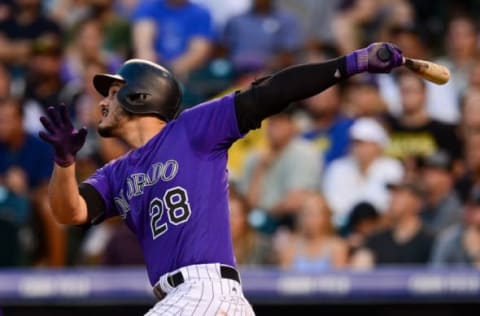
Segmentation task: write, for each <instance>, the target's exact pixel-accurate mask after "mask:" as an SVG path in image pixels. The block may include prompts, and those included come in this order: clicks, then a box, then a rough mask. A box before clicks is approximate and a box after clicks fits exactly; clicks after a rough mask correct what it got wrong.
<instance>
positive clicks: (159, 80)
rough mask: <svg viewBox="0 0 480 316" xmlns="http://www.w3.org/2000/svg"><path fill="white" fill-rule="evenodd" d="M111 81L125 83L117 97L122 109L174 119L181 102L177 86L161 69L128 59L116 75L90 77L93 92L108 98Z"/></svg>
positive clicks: (170, 76) (145, 61) (170, 75)
mask: <svg viewBox="0 0 480 316" xmlns="http://www.w3.org/2000/svg"><path fill="white" fill-rule="evenodd" d="M114 82H122V83H125V85H124V86H122V87H121V88H120V90H118V93H117V98H118V100H119V102H120V105H121V106H122V108H123V109H124V110H125V111H127V112H130V113H135V114H155V115H158V116H159V117H160V118H161V119H163V120H165V121H167V122H168V121H170V120H172V119H173V118H174V117H175V114H176V113H177V111H178V109H179V107H180V101H181V92H180V85H179V84H178V82H177V80H176V79H175V78H174V77H173V76H172V74H171V73H170V72H169V71H168V70H167V69H165V68H164V67H162V66H160V65H157V64H155V63H152V62H150V61H147V60H143V59H130V60H127V61H126V62H125V63H124V64H123V65H122V67H120V69H119V70H118V72H117V74H114V75H112V74H98V75H95V76H94V77H93V85H94V86H95V89H97V91H98V92H99V93H100V94H101V95H103V96H108V90H109V89H110V86H111V85H112V83H114Z"/></svg>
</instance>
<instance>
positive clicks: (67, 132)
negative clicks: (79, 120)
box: [38, 104, 87, 168]
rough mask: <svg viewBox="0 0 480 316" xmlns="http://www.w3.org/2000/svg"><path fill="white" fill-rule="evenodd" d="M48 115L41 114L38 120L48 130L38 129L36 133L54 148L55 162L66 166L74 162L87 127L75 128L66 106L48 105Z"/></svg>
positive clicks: (84, 137) (83, 140) (85, 135)
mask: <svg viewBox="0 0 480 316" xmlns="http://www.w3.org/2000/svg"><path fill="white" fill-rule="evenodd" d="M47 114H48V117H46V116H42V117H41V118H40V122H41V123H42V125H43V126H44V127H45V129H46V130H47V131H48V133H46V132H44V131H40V132H39V133H38V135H39V136H40V138H42V139H43V140H44V141H46V142H47V143H50V144H51V145H52V146H53V148H54V149H55V162H56V163H57V164H58V165H59V166H61V167H64V168H65V167H68V166H70V165H71V164H73V163H74V162H75V155H76V154H77V152H78V151H79V150H80V148H82V146H83V144H84V143H85V139H86V137H87V129H86V128H85V127H82V128H81V129H80V130H76V129H75V128H74V127H73V124H72V121H71V120H70V118H69V116H68V113H67V107H66V106H65V105H63V104H62V105H60V106H58V107H56V108H55V107H53V106H51V107H49V108H48V109H47Z"/></svg>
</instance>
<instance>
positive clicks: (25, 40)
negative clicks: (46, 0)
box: [0, 0, 62, 65]
mask: <svg viewBox="0 0 480 316" xmlns="http://www.w3.org/2000/svg"><path fill="white" fill-rule="evenodd" d="M13 4H14V9H13V10H12V11H11V13H12V14H10V15H9V16H8V18H6V19H4V20H0V61H1V62H6V63H9V64H12V65H13V64H16V65H25V64H26V63H27V62H28V60H29V58H30V57H31V53H32V50H34V49H38V48H39V47H42V46H44V45H49V44H50V43H58V41H59V40H60V37H61V35H62V30H61V29H60V27H59V25H58V24H57V23H56V22H54V21H53V20H51V19H50V18H48V17H47V16H45V15H44V14H43V13H42V3H41V1H40V0H15V1H14V3H13ZM13 12H15V14H13Z"/></svg>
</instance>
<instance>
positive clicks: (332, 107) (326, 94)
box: [302, 87, 354, 168]
mask: <svg viewBox="0 0 480 316" xmlns="http://www.w3.org/2000/svg"><path fill="white" fill-rule="evenodd" d="M303 105H304V107H305V110H306V111H307V112H308V114H309V116H310V118H311V126H310V127H309V128H308V129H307V131H305V132H304V133H303V135H302V136H303V138H305V139H307V140H309V141H311V142H312V143H313V144H314V145H315V147H317V149H318V150H319V151H320V152H321V153H322V158H323V167H324V168H326V167H327V166H328V165H329V164H330V163H331V162H332V161H333V160H335V159H337V158H340V157H342V156H344V155H345V154H347V153H348V149H349V147H350V136H349V133H348V131H349V129H350V127H351V126H352V125H353V122H354V119H352V118H350V117H347V116H345V115H343V114H342V113H341V112H340V109H341V107H342V106H341V105H342V104H341V97H340V89H339V87H330V88H329V89H327V90H325V91H323V92H322V93H320V94H317V95H315V96H313V97H311V98H308V99H306V100H304V101H303Z"/></svg>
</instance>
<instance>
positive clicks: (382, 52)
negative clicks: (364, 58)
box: [377, 46, 392, 62]
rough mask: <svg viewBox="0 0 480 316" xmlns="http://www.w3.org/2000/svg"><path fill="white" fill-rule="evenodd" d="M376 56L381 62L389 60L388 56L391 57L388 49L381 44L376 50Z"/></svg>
mask: <svg viewBox="0 0 480 316" xmlns="http://www.w3.org/2000/svg"><path fill="white" fill-rule="evenodd" d="M377 57H378V59H380V60H381V61H383V62H385V61H389V60H390V58H392V53H391V52H390V51H389V50H388V48H387V46H383V47H381V48H380V49H379V50H378V51H377Z"/></svg>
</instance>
